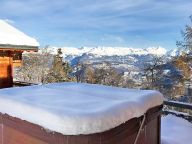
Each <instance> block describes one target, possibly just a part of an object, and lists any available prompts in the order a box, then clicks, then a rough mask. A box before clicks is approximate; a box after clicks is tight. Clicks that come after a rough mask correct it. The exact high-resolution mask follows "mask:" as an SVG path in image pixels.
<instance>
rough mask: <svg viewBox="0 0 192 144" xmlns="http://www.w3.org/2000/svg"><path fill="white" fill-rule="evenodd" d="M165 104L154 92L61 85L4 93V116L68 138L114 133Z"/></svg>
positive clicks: (0, 106) (0, 95)
mask: <svg viewBox="0 0 192 144" xmlns="http://www.w3.org/2000/svg"><path fill="white" fill-rule="evenodd" d="M162 103H163V96H162V94H161V93H159V92H157V91H153V90H136V89H125V88H115V87H109V86H102V85H96V84H95V85H93V84H84V83H57V84H47V85H41V86H40V85H36V86H29V87H22V88H21V87H20V88H8V89H1V90H0V112H1V113H7V114H9V115H11V116H14V117H18V118H20V119H23V120H27V121H29V122H32V123H35V124H38V125H41V126H43V127H44V128H47V129H49V130H51V131H56V132H60V133H63V134H68V135H78V134H91V133H97V132H103V131H106V130H109V129H112V128H114V127H116V126H118V125H120V124H122V123H124V122H126V121H127V120H129V119H131V118H134V117H140V116H141V115H143V114H144V113H145V112H146V111H147V110H148V109H149V108H152V107H154V106H157V105H161V104H162Z"/></svg>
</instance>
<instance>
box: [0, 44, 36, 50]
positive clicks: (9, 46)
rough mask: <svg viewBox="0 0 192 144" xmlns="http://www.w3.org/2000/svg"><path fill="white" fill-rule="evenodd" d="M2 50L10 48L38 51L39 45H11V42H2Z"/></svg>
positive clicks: (0, 46)
mask: <svg viewBox="0 0 192 144" xmlns="http://www.w3.org/2000/svg"><path fill="white" fill-rule="evenodd" d="M0 50H10V51H34V52H37V51H38V47H37V46H26V45H10V44H0Z"/></svg>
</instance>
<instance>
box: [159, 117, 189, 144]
mask: <svg viewBox="0 0 192 144" xmlns="http://www.w3.org/2000/svg"><path fill="white" fill-rule="evenodd" d="M161 144H192V123H190V122H188V121H186V120H185V119H182V118H179V117H176V116H174V115H167V116H165V117H162V122H161Z"/></svg>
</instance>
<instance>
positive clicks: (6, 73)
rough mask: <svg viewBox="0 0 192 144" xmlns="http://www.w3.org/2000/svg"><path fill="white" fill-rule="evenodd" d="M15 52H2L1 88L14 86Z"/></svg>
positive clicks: (0, 67) (0, 60) (0, 57)
mask: <svg viewBox="0 0 192 144" xmlns="http://www.w3.org/2000/svg"><path fill="white" fill-rule="evenodd" d="M12 69H13V52H11V51H3V50H0V88H6V87H12V86H13V71H12Z"/></svg>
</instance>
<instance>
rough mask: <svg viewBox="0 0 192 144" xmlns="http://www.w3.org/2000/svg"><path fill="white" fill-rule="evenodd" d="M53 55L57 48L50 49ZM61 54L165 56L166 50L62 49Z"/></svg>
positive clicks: (116, 48)
mask: <svg viewBox="0 0 192 144" xmlns="http://www.w3.org/2000/svg"><path fill="white" fill-rule="evenodd" d="M50 49H51V50H52V51H54V53H56V51H57V49H58V48H57V47H52V48H50ZM61 49H62V51H63V54H64V55H65V56H66V55H74V56H82V55H83V54H92V55H96V56H115V55H117V56H125V55H139V56H140V55H148V54H151V55H158V56H161V55H165V54H166V53H167V50H166V49H165V48H162V47H149V48H146V49H141V48H129V47H82V48H75V47H62V48H61Z"/></svg>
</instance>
